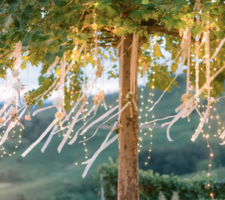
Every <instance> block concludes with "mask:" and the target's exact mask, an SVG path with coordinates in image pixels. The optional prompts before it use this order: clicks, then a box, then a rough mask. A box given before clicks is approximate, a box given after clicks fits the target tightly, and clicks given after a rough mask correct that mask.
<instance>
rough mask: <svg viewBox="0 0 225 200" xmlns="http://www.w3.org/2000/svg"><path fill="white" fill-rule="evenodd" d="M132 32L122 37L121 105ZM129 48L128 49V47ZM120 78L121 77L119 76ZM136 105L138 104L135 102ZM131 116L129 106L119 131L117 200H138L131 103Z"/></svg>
mask: <svg viewBox="0 0 225 200" xmlns="http://www.w3.org/2000/svg"><path fill="white" fill-rule="evenodd" d="M132 42H133V34H130V35H127V36H126V39H124V53H125V55H124V61H123V66H120V67H123V75H122V78H123V83H122V88H121V89H122V100H121V102H122V107H123V106H124V105H125V104H126V103H127V101H126V100H125V99H126V98H125V96H126V94H127V93H128V92H130V64H131V50H132V48H130V46H131V45H132ZM129 48H130V49H129ZM120 78H121V77H120ZM137 97H138V90H137V77H136V84H135V93H134V100H135V102H136V104H137V100H138V98H137ZM137 105H138V104H137ZM132 110H133V117H131V113H130V108H129V106H128V107H127V108H126V109H125V110H124V111H123V112H122V114H121V118H120V124H122V126H123V127H122V128H121V129H120V133H119V169H118V200H139V177H138V146H137V144H138V129H139V127H138V111H136V110H135V108H134V106H133V105H132Z"/></svg>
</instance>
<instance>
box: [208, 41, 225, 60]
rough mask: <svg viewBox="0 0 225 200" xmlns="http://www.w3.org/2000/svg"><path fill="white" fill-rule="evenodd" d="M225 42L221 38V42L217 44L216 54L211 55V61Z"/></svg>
mask: <svg viewBox="0 0 225 200" xmlns="http://www.w3.org/2000/svg"><path fill="white" fill-rule="evenodd" d="M224 42H225V38H223V39H222V40H221V42H220V43H219V45H218V47H217V48H216V52H215V53H214V54H213V56H212V57H211V60H212V59H214V58H215V57H216V55H217V54H218V53H219V51H220V49H221V48H222V46H223V44H224Z"/></svg>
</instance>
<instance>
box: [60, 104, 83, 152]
mask: <svg viewBox="0 0 225 200" xmlns="http://www.w3.org/2000/svg"><path fill="white" fill-rule="evenodd" d="M77 103H79V102H77ZM85 104H86V100H85V101H83V103H82V104H81V106H80V108H79V110H78V111H77V113H76V115H75V117H74V119H73V121H72V123H71V124H70V127H69V129H68V131H67V132H66V135H65V136H64V138H63V140H62V142H61V143H60V145H59V147H58V149H57V150H58V152H59V153H60V152H61V150H62V148H63V146H64V144H65V143H66V141H67V139H68V137H69V136H70V133H71V131H72V129H73V127H74V125H75V123H76V122H77V119H78V117H79V115H80V114H81V112H82V110H83V109H84V106H85Z"/></svg>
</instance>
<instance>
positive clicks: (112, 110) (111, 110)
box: [80, 106, 119, 135]
mask: <svg viewBox="0 0 225 200" xmlns="http://www.w3.org/2000/svg"><path fill="white" fill-rule="evenodd" d="M118 107H119V106H115V107H114V108H112V109H110V110H109V111H108V112H106V113H105V114H103V115H102V116H101V117H99V118H98V119H96V120H95V121H93V122H92V123H91V124H89V125H88V126H87V127H86V128H85V129H84V130H83V131H82V132H81V133H80V135H84V133H85V132H87V131H88V130H89V129H90V128H91V127H92V126H93V125H95V124H96V123H98V122H100V121H101V120H103V119H105V118H106V117H107V116H109V115H110V114H111V113H113V112H114V111H115V110H116V109H117V108H118ZM109 119H110V118H109Z"/></svg>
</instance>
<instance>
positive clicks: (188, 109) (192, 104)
mask: <svg viewBox="0 0 225 200" xmlns="http://www.w3.org/2000/svg"><path fill="white" fill-rule="evenodd" d="M224 68H225V65H224V66H223V67H222V68H220V69H219V70H218V71H217V72H216V73H215V74H214V75H213V76H211V78H210V79H209V81H210V82H212V81H213V80H214V79H215V78H216V76H217V75H218V74H219V73H220V72H221V71H222V70H223V69H224ZM207 85H208V82H206V83H205V84H204V85H203V86H202V87H201V89H200V90H199V93H198V95H197V94H195V95H193V96H192V97H191V98H190V99H189V100H188V101H185V103H182V104H181V105H180V106H178V107H177V108H176V109H175V111H176V112H178V113H177V115H174V116H168V117H166V118H163V119H157V120H153V121H150V122H147V123H145V124H150V123H153V122H156V121H159V120H164V119H167V118H174V119H173V120H172V121H171V122H166V123H164V124H162V127H164V126H166V125H169V126H168V127H167V138H168V140H169V141H172V139H171V138H170V136H169V129H170V128H171V126H172V125H173V124H174V123H175V122H176V121H177V120H178V119H179V118H185V117H187V116H188V115H190V114H191V113H192V111H193V110H194V109H195V110H196V111H197V112H198V113H199V111H198V109H197V104H196V99H197V98H198V97H199V95H200V94H201V93H202V92H204V90H205V88H206V86H207ZM209 103H212V102H210V101H209ZM209 108H210V107H209V106H208V107H207V111H206V112H205V114H204V116H203V118H202V117H201V115H200V114H199V115H200V117H201V118H202V122H203V123H202V122H200V124H199V126H198V129H197V132H195V134H194V136H193V137H192V139H191V140H192V141H193V142H194V141H195V140H196V139H197V137H198V135H199V133H200V132H201V130H202V128H203V125H204V123H205V121H206V118H207V116H208V113H209ZM142 125H144V124H142ZM142 125H141V126H142ZM224 136H225V132H224ZM224 144H225V143H224Z"/></svg>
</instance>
